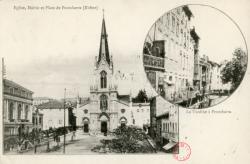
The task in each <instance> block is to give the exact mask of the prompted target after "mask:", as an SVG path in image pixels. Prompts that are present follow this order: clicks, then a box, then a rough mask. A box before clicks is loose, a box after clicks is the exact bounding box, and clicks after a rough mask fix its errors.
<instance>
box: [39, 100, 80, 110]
mask: <svg viewBox="0 0 250 164" xmlns="http://www.w3.org/2000/svg"><path fill="white" fill-rule="evenodd" d="M68 107H76V103H75V102H73V103H68V102H66V105H65V108H68ZM37 108H38V109H63V108H64V106H63V101H58V100H52V101H49V102H46V103H43V104H40V105H38V106H37Z"/></svg>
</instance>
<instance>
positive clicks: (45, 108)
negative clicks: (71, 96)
mask: <svg viewBox="0 0 250 164" xmlns="http://www.w3.org/2000/svg"><path fill="white" fill-rule="evenodd" d="M37 110H38V111H39V113H38V116H37V115H36V114H37V113H34V117H33V118H34V120H33V121H34V123H35V125H42V130H48V129H51V128H52V129H53V128H59V127H63V126H64V104H63V102H62V101H58V100H53V101H49V102H47V103H43V104H40V105H38V106H37ZM39 116H40V117H39ZM41 116H42V119H41ZM37 117H38V118H37ZM39 118H40V119H39ZM69 120H70V117H69V108H68V107H66V108H65V126H66V127H68V126H70V123H69V122H70V121H69Z"/></svg>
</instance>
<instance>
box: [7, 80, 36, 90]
mask: <svg viewBox="0 0 250 164" xmlns="http://www.w3.org/2000/svg"><path fill="white" fill-rule="evenodd" d="M3 83H4V85H7V86H10V87H15V88H19V89H22V90H24V91H26V92H30V93H34V92H32V91H31V90H29V89H27V88H25V87H23V86H21V85H19V84H17V83H16V82H14V81H11V80H8V79H3Z"/></svg>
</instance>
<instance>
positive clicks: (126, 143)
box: [2, 6, 179, 155]
mask: <svg viewBox="0 0 250 164" xmlns="http://www.w3.org/2000/svg"><path fill="white" fill-rule="evenodd" d="M34 8H35V9H36V10H39V7H32V6H28V8H26V9H25V10H33V9H34ZM46 8H48V10H53V8H54V10H56V8H57V7H56V8H55V7H45V9H41V10H46ZM58 8H59V7H58ZM65 8H66V7H65V6H64V7H63V8H62V9H64V10H65ZM75 8H76V9H78V8H79V7H74V9H75ZM14 9H19V10H22V7H21V6H16V7H15V8H14ZM90 9H91V10H95V13H94V14H93V16H92V17H94V18H95V19H94V21H93V20H92V21H89V20H90V18H88V17H87V16H85V17H84V21H86V22H87V21H89V22H88V24H89V26H86V25H85V22H84V21H82V22H81V23H79V22H77V20H75V21H74V20H73V21H72V20H71V21H72V22H71V23H72V24H62V22H60V21H62V20H61V19H63V18H61V19H59V20H57V21H55V22H53V20H50V19H48V20H47V19H45V20H43V21H39V20H37V19H35V18H36V16H35V18H33V16H30V15H29V16H28V17H26V19H25V22H26V23H31V21H34V19H35V22H32V24H33V25H32V26H30V27H29V28H28V29H25V28H23V25H24V24H23V23H22V22H18V19H21V16H20V15H19V16H17V18H16V19H17V20H16V21H17V22H15V20H14V21H10V22H11V23H12V24H13V25H14V26H15V27H20V28H18V29H17V28H12V29H9V30H10V31H11V32H12V34H11V35H12V36H9V35H7V36H6V38H7V39H10V40H13V39H14V41H13V42H11V43H6V44H4V46H3V47H2V48H3V49H5V50H6V51H5V52H8V53H10V54H12V55H6V56H5V57H4V58H2V68H3V70H2V77H3V129H4V133H3V138H4V140H3V145H4V146H3V148H4V154H7V155H21V154H22V155H26V154H125V153H126V154H128V153H152V154H156V153H158V154H164V153H178V140H179V119H178V116H179V113H178V109H179V108H178V106H177V105H173V104H171V103H169V102H167V101H166V100H164V99H163V98H161V97H155V95H154V94H155V93H154V92H153V90H152V88H150V87H151V86H150V84H148V83H147V80H146V76H145V74H144V73H143V71H141V72H138V68H140V66H142V63H141V62H139V61H140V55H139V54H132V55H131V54H129V55H127V53H129V52H126V51H125V52H124V50H123V48H122V51H123V52H122V53H123V54H125V55H126V56H125V57H126V58H128V59H126V58H124V56H123V54H120V52H119V51H121V50H120V48H119V47H115V44H114V42H118V41H119V40H120V42H122V41H123V38H116V40H115V38H114V37H113V35H112V31H111V30H109V27H110V26H112V24H115V22H112V17H111V16H110V15H109V14H106V13H109V11H107V12H106V10H105V9H96V8H95V7H91V8H90ZM70 14H72V13H70ZM70 14H69V18H68V19H69V20H70V19H71V18H72V19H73V17H77V16H78V17H80V14H78V15H72V16H71V15H70ZM24 15H25V14H24ZM55 15H56V13H55ZM26 16H27V15H26ZM47 17H48V16H47ZM106 19H107V20H108V21H107V20H106ZM10 22H9V23H10ZM92 22H94V23H93V24H92ZM106 22H108V23H106ZM19 23H20V24H19ZM48 23H50V24H49V25H48ZM4 25H5V28H9V26H10V25H9V24H8V23H7V24H4ZM68 26H72V27H74V28H76V29H75V31H68V32H67V34H66V33H65V31H64V30H66V29H67V28H69V27H68ZM76 26H78V27H76ZM93 26H96V29H93V28H92V27H93ZM114 28H119V27H118V26H112V29H113V30H116V31H118V30H119V29H114ZM48 29H50V30H49V31H47V30H48ZM97 29H98V30H97ZM30 31H33V32H32V33H30ZM96 31H98V32H96ZM77 33H79V35H78V34H77ZM109 34H111V35H109ZM3 35H4V34H3ZM60 35H64V36H65V38H69V39H70V40H69V43H70V45H66V44H65V46H68V47H69V49H66V50H68V52H66V51H64V52H62V51H61V49H63V47H61V46H63V43H64V42H66V43H68V41H67V40H60V39H59V38H57V36H60ZM66 35H67V37H66ZM93 38H94V39H93ZM113 39H114V40H113ZM94 41H95V43H94V44H93V43H92V42H94ZM109 41H111V42H109ZM58 43H59V44H58ZM110 43H111V44H110ZM112 43H113V44H112ZM8 44H9V45H10V46H11V47H17V49H9V48H8ZM18 44H20V45H22V46H24V47H22V46H20V45H18ZM27 44H29V46H30V47H33V49H32V50H30V49H26V48H27V47H25V46H27ZM61 44H62V45H61ZM46 46H47V47H46ZM70 46H72V48H70ZM76 47H77V48H78V49H74V48H76ZM57 48H60V49H57ZM92 48H93V49H92ZM113 49H118V50H116V51H118V52H116V51H115V53H114V51H112V50H113ZM125 50H126V49H125ZM19 51H20V52H19ZM48 51H51V52H48ZM34 52H35V53H37V54H32V53H34ZM52 52H53V53H54V54H51V53H52ZM76 52H77V53H78V54H77V55H76V54H74V53H76ZM22 53H25V54H24V56H26V58H25V57H24V58H23V59H26V60H27V61H24V60H23V62H17V61H16V59H15V60H13V58H14V56H13V54H18V55H20V56H22ZM61 53H62V54H61ZM38 54H39V55H38ZM65 55H68V56H67V57H65ZM27 57H28V58H27ZM21 59H22V57H21ZM132 60H134V61H132ZM20 61H22V60H20ZM18 68H19V69H18Z"/></svg>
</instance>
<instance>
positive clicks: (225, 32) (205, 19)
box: [189, 5, 246, 63]
mask: <svg viewBox="0 0 250 164" xmlns="http://www.w3.org/2000/svg"><path fill="white" fill-rule="evenodd" d="M189 8H190V10H191V11H192V13H193V15H194V16H193V17H192V18H191V27H192V26H194V27H195V30H196V32H197V34H198V35H199V36H200V38H201V39H200V49H199V50H200V54H201V55H203V54H205V55H207V56H209V59H210V60H212V61H215V62H218V63H220V62H222V61H223V60H230V59H231V58H232V56H233V55H232V53H233V51H234V50H235V49H236V48H242V49H243V50H244V51H245V52H246V45H245V42H244V38H243V36H242V34H241V33H240V30H239V29H238V27H237V26H236V24H235V23H234V22H233V21H232V20H230V18H229V17H227V16H226V15H225V14H224V13H222V12H221V11H219V10H218V9H215V8H211V7H208V6H200V5H199V6H198V5H189ZM229 15H230V14H229ZM231 19H232V18H231Z"/></svg>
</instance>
